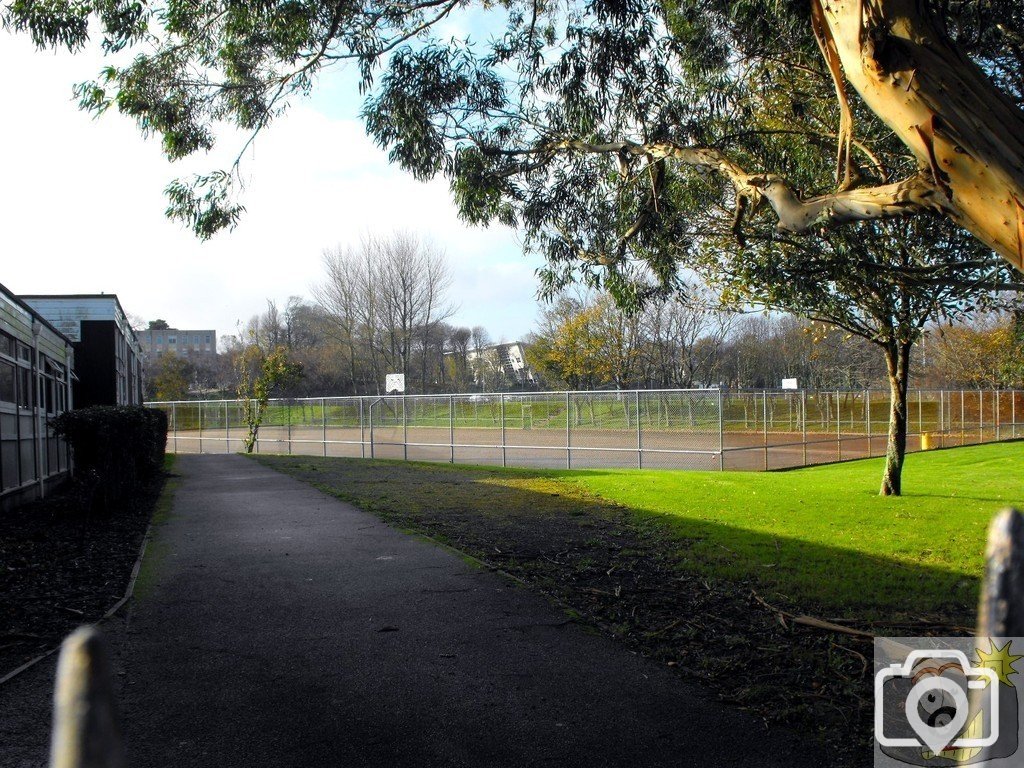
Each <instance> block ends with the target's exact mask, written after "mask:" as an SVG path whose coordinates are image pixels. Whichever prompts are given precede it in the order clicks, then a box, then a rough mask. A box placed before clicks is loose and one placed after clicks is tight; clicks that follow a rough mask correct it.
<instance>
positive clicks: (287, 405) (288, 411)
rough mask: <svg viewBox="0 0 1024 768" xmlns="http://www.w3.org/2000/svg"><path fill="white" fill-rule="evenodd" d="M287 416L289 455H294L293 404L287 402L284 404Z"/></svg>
mask: <svg viewBox="0 0 1024 768" xmlns="http://www.w3.org/2000/svg"><path fill="white" fill-rule="evenodd" d="M284 412H285V417H286V418H287V420H288V455H289V456H291V455H292V404H291V403H290V402H285V404H284Z"/></svg>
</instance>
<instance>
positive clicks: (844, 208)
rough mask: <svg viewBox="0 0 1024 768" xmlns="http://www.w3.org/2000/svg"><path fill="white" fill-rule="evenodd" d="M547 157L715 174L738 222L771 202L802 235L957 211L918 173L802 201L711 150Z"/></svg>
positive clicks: (580, 147) (784, 186)
mask: <svg viewBox="0 0 1024 768" xmlns="http://www.w3.org/2000/svg"><path fill="white" fill-rule="evenodd" d="M544 151H546V152H558V151H575V152H590V153H597V154H615V155H616V156H617V157H621V156H622V155H624V154H625V155H644V156H647V157H650V158H652V159H653V160H655V161H657V160H668V161H675V162H678V163H681V164H682V165H687V166H691V167H695V168H703V169H706V170H710V171H716V172H718V173H720V174H722V175H723V176H725V177H726V178H727V179H728V180H729V181H730V182H731V184H732V186H733V189H734V191H735V193H736V199H737V222H736V227H734V228H738V225H739V219H741V218H742V215H743V212H744V210H745V209H746V208H750V209H756V208H757V207H758V206H759V205H760V204H761V203H763V202H767V203H768V205H769V206H770V207H771V208H772V210H774V211H775V215H776V217H777V218H778V228H779V229H780V230H782V231H784V232H793V233H801V232H808V231H810V230H813V229H818V228H821V227H830V226H836V225H839V224H846V223H849V222H852V221H864V220H868V219H884V218H891V217H894V216H904V215H906V214H908V213H914V212H923V211H934V212H938V213H944V214H951V213H953V212H954V211H953V209H952V207H951V206H950V203H949V200H948V198H947V197H946V194H945V192H944V191H943V190H942V189H941V188H940V187H939V186H937V185H936V184H935V183H934V181H933V180H932V178H931V176H930V174H928V173H919V174H916V175H914V176H911V177H910V178H908V179H904V180H903V181H898V182H895V183H892V184H885V185H882V186H877V187H859V188H854V189H839V190H837V191H835V192H832V193H830V194H827V195H820V196H818V197H811V198H807V199H806V200H804V199H801V198H800V197H799V196H798V195H797V194H796V192H795V191H794V190H793V188H792V187H791V186H790V184H789V183H788V182H787V181H786V180H785V179H784V178H783V177H782V176H778V175H776V174H771V173H747V172H746V171H745V170H744V169H743V168H741V167H740V166H739V165H737V164H736V163H735V162H733V161H732V160H731V159H729V157H728V156H727V155H726V154H725V153H724V152H722V151H720V150H717V149H714V148H711V147H686V146H682V145H680V144H676V143H674V142H659V143H654V144H634V143H632V142H628V141H620V142H611V143H608V144H589V143H587V142H583V141H562V142H558V143H557V144H554V145H551V146H549V147H546V148H545V149H544Z"/></svg>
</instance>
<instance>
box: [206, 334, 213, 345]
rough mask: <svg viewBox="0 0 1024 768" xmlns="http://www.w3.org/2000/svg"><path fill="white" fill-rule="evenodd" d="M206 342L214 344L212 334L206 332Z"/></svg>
mask: <svg viewBox="0 0 1024 768" xmlns="http://www.w3.org/2000/svg"><path fill="white" fill-rule="evenodd" d="M206 343H207V344H212V343H213V342H212V341H211V340H210V334H206Z"/></svg>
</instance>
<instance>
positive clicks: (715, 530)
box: [261, 443, 1024, 625]
mask: <svg viewBox="0 0 1024 768" xmlns="http://www.w3.org/2000/svg"><path fill="white" fill-rule="evenodd" d="M1022 458H1024V445H1022V444H1021V443H999V444H990V445H984V446H972V447H966V448H957V449H952V450H945V451H932V452H927V453H918V454H911V455H909V456H908V457H907V461H906V467H905V470H904V489H905V495H904V496H902V497H900V498H891V497H890V498H883V497H880V496H878V495H877V490H878V486H879V483H880V478H881V472H882V460H881V459H869V460H864V461H856V462H847V463H842V464H833V465H828V466H819V467H810V468H806V469H800V470H794V471H789V472H772V473H761V472H757V473H754V472H750V473H746V472H725V473H722V472H684V471H637V470H572V471H567V470H525V469H508V470H502V469H497V468H493V467H467V466H459V465H456V466H451V465H447V464H425V463H414V462H410V463H405V462H387V461H377V462H366V461H360V460H358V459H318V458H309V457H265V458H262V457H261V460H265V461H266V462H267V463H269V464H271V465H272V466H275V467H277V468H280V469H282V470H284V471H289V472H292V473H293V474H297V475H299V476H301V477H303V479H306V480H309V481H311V482H314V483H317V484H318V485H320V487H322V488H324V490H328V491H330V492H332V493H336V495H338V496H341V497H342V498H344V499H346V500H348V501H351V502H352V503H355V504H356V505H358V506H361V507H363V508H364V509H368V510H370V511H374V512H378V513H380V514H382V515H384V516H385V517H386V518H388V519H390V520H392V521H393V522H395V523H396V524H398V525H400V526H402V527H406V528H408V529H410V530H422V531H424V532H428V533H431V534H432V535H440V536H441V538H445V537H448V538H449V539H450V540H455V541H456V542H457V541H458V540H460V539H461V537H463V533H465V532H467V531H469V532H470V533H474V531H473V529H474V528H476V529H477V530H476V531H475V533H476V534H478V539H479V540H480V541H481V544H480V546H481V547H482V549H481V552H477V553H475V554H477V555H481V553H482V555H483V556H485V557H486V554H487V552H488V551H490V549H491V547H490V545H489V544H487V542H488V541H490V540H491V539H495V538H500V539H501V540H502V541H506V542H508V541H514V539H515V538H516V537H520V539H524V538H528V535H529V534H532V535H533V536H536V535H537V529H538V528H540V527H543V526H541V521H544V523H545V524H551V522H552V521H554V520H556V519H560V520H565V521H568V520H570V519H571V520H573V521H580V522H584V523H585V521H586V519H587V518H588V517H589V518H590V519H594V520H597V519H598V518H600V519H601V520H602V521H603V522H607V521H613V522H614V526H616V530H621V531H622V532H623V533H624V534H625V535H627V536H628V537H630V538H631V539H632V540H634V541H637V542H643V543H644V546H645V547H647V546H653V547H654V549H652V550H651V551H655V550H656V551H657V552H658V557H659V558H662V559H664V561H665V562H666V563H669V564H670V565H671V568H673V569H675V570H676V571H679V572H686V573H697V574H699V575H700V576H701V577H704V578H707V579H711V580H715V581H717V582H720V583H724V584H726V585H728V584H732V585H734V586H733V587H732V588H734V589H735V590H736V591H737V594H739V593H740V592H742V593H743V594H744V595H746V594H749V590H750V589H755V590H756V591H757V592H758V593H759V594H760V595H761V596H762V597H764V598H765V599H767V600H769V601H770V602H772V603H773V604H777V605H781V606H786V607H788V608H789V609H790V610H794V611H802V612H812V613H815V614H817V615H820V616H824V617H828V618H846V619H849V620H852V621H862V622H869V621H870V622H881V623H885V622H887V621H894V620H901V621H902V620H913V619H918V618H922V617H923V618H925V619H929V620H935V621H939V622H945V623H947V624H953V625H967V624H969V623H971V622H973V620H974V608H975V604H976V601H977V594H978V587H979V583H980V578H981V576H982V573H983V568H984V548H985V536H986V530H987V526H988V524H989V521H990V520H991V518H992V516H993V515H994V514H995V513H996V512H997V511H998V510H999V509H1001V508H1002V507H1004V506H1006V505H1010V504H1020V505H1024V474H1022V473H1021V472H1020V471H1019V469H1018V466H1017V464H1018V462H1020V461H1021V459H1022ZM455 521H457V527H458V528H459V531H455V526H456V522H455ZM552 530H560V529H557V528H556V527H553V528H552ZM451 531H455V532H454V533H452V535H449V532H451ZM528 532H529V533H528ZM541 535H546V534H543V533H542V534H541ZM488 537H490V538H488ZM513 546H514V543H513ZM504 547H505V545H499V548H504ZM534 549H535V547H534ZM588 559H592V558H589V556H588Z"/></svg>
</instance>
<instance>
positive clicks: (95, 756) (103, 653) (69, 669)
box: [50, 627, 125, 768]
mask: <svg viewBox="0 0 1024 768" xmlns="http://www.w3.org/2000/svg"><path fill="white" fill-rule="evenodd" d="M124 765H125V760H124V746H123V744H122V742H121V731H120V728H119V727H118V724H117V711H116V707H115V705H114V690H113V675H112V674H111V668H110V658H109V656H108V655H107V649H106V645H105V643H104V642H103V638H102V637H101V635H100V633H99V632H98V631H97V630H96V628H95V627H81V628H80V629H77V630H75V631H74V632H73V633H72V634H71V635H69V636H68V637H67V638H66V639H65V640H64V643H63V645H62V646H61V650H60V660H59V662H58V663H57V685H56V690H55V692H54V696H53V737H52V740H51V743H50V768H123V766H124Z"/></svg>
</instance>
